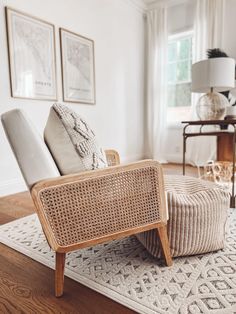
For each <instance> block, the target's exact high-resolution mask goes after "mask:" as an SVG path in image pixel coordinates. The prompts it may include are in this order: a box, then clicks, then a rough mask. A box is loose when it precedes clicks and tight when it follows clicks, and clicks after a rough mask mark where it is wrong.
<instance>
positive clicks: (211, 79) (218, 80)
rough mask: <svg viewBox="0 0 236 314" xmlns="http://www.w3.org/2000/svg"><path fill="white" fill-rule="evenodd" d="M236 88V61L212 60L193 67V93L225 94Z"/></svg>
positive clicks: (200, 62) (230, 59)
mask: <svg viewBox="0 0 236 314" xmlns="http://www.w3.org/2000/svg"><path fill="white" fill-rule="evenodd" d="M234 87H235V60H234V59H232V58H212V59H207V60H202V61H199V62H197V63H194V64H193V65H192V92H195V93H208V92H209V91H210V90H211V88H213V89H214V91H216V92H224V91H227V90H230V89H232V88H234Z"/></svg>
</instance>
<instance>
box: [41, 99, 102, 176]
mask: <svg viewBox="0 0 236 314" xmlns="http://www.w3.org/2000/svg"><path fill="white" fill-rule="evenodd" d="M44 139H45V142H46V144H47V146H48V148H49V150H50V152H51V154H52V156H53V158H54V160H55V162H56V164H57V166H58V168H59V170H60V172H61V174H63V175H66V174H71V173H77V172H81V171H85V170H93V169H98V168H104V167H107V162H106V157H105V154H104V152H103V150H102V148H101V147H100V146H99V144H98V143H97V140H96V137H95V134H94V132H93V131H92V130H91V128H90V127H89V126H88V124H87V123H86V122H85V121H84V120H83V119H82V118H81V117H80V116H79V115H78V114H77V113H75V112H74V111H72V110H71V109H69V108H68V107H66V106H63V105H60V104H54V105H53V107H52V108H51V110H50V114H49V117H48V121H47V124H46V127H45V131H44Z"/></svg>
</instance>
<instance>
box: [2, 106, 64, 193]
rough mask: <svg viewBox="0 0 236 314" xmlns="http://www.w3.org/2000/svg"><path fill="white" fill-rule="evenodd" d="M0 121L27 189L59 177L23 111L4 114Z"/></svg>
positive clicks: (38, 136)
mask: <svg viewBox="0 0 236 314" xmlns="http://www.w3.org/2000/svg"><path fill="white" fill-rule="evenodd" d="M1 120H2V124H3V127H4V130H5V133H6V135H7V138H8V141H9V143H10V145H11V148H12V151H13V153H14V155H15V157H16V160H17V162H18V164H19V167H20V169H21V172H22V174H23V177H24V179H25V182H26V184H27V186H28V188H29V189H30V188H31V187H32V186H33V185H34V183H36V182H38V181H40V180H44V179H48V178H54V177H58V176H60V173H59V171H58V169H57V167H56V164H55V162H54V160H53V158H52V156H51V154H50V153H49V151H48V149H47V146H46V145H45V143H44V141H43V138H42V136H40V135H39V134H38V132H37V130H36V129H35V128H34V126H33V125H32V123H31V121H30V120H29V118H28V117H27V115H26V113H25V112H24V111H23V110H20V109H13V110H11V111H8V112H5V113H4V114H2V116H1Z"/></svg>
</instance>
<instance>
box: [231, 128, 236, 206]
mask: <svg viewBox="0 0 236 314" xmlns="http://www.w3.org/2000/svg"><path fill="white" fill-rule="evenodd" d="M233 127H234V135H233V170H232V172H233V175H232V195H231V198H230V207H231V208H234V207H235V195H234V184H235V182H234V181H235V180H234V179H235V178H234V176H235V140H236V127H235V125H233Z"/></svg>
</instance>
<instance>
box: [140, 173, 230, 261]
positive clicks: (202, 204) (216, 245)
mask: <svg viewBox="0 0 236 314" xmlns="http://www.w3.org/2000/svg"><path fill="white" fill-rule="evenodd" d="M164 179H165V190H166V192H167V202H168V211H169V220H168V223H167V232H168V237H169V243H170V249H171V254H172V256H184V255H194V254H201V253H206V252H210V251H215V250H219V249H222V248H223V247H224V239H225V223H226V219H227V210H228V208H229V200H230V195H229V193H228V192H226V191H225V190H223V189H222V188H220V187H219V186H218V185H216V184H214V183H212V182H208V181H203V180H200V179H197V178H193V177H188V176H176V175H175V176H174V175H167V176H165V177H164ZM137 238H138V239H139V241H140V242H141V243H142V244H143V245H144V246H145V247H146V249H147V250H148V251H149V252H150V253H151V254H152V255H154V256H155V257H160V244H159V239H158V237H157V232H156V230H151V231H147V232H144V233H141V234H138V235H137Z"/></svg>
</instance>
